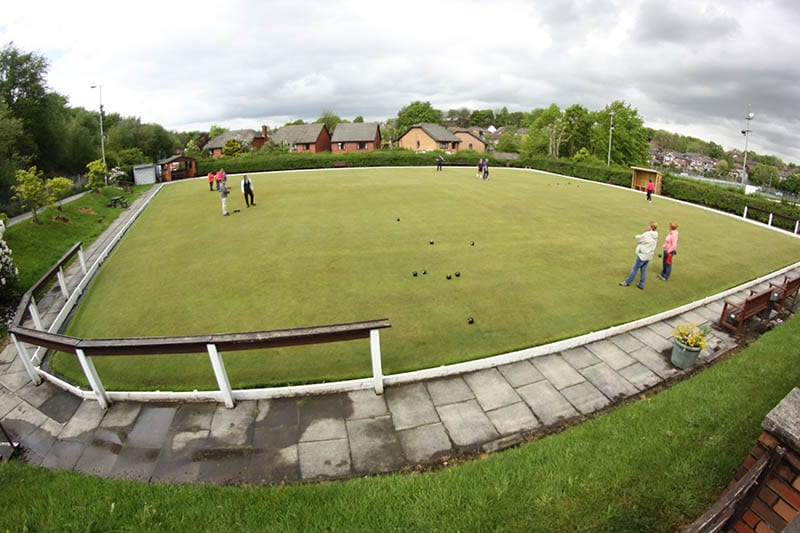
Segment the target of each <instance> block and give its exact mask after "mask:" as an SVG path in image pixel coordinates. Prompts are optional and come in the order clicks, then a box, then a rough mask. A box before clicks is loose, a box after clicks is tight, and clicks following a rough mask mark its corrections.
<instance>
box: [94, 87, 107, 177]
mask: <svg viewBox="0 0 800 533" xmlns="http://www.w3.org/2000/svg"><path fill="white" fill-rule="evenodd" d="M92 89H98V90H99V92H100V153H101V154H102V156H103V165H105V166H106V169H108V165H106V141H105V135H103V86H102V85H92ZM104 181H105V184H106V185H108V174H106V175H105V177H104Z"/></svg>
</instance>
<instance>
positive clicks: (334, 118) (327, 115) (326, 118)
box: [315, 111, 344, 133]
mask: <svg viewBox="0 0 800 533" xmlns="http://www.w3.org/2000/svg"><path fill="white" fill-rule="evenodd" d="M342 122H344V121H343V120H342V118H341V117H340V116H338V115H335V114H334V113H333V111H323V112H322V116H321V117H319V118H318V119H317V120H316V122H315V124H325V127H327V128H328V131H329V132H331V133H333V130H335V129H336V125H337V124H340V123H342Z"/></svg>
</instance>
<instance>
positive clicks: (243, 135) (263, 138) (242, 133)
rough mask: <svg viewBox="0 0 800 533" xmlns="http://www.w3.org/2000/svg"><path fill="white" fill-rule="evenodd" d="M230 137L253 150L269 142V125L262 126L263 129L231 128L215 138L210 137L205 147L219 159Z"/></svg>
mask: <svg viewBox="0 0 800 533" xmlns="http://www.w3.org/2000/svg"><path fill="white" fill-rule="evenodd" d="M230 139H236V140H237V141H239V144H241V145H242V147H249V148H250V149H251V150H258V149H260V148H261V147H262V146H264V143H265V142H267V127H266V126H261V131H256V130H247V129H245V130H231V131H226V132H223V133H221V134H219V135H217V136H216V137H214V138H213V139H210V140H209V141H208V142H207V143H206V145H205V147H204V149H205V150H208V151H209V152H211V157H212V158H214V159H219V158H220V157H222V147H223V146H225V143H226V142H228V140H230Z"/></svg>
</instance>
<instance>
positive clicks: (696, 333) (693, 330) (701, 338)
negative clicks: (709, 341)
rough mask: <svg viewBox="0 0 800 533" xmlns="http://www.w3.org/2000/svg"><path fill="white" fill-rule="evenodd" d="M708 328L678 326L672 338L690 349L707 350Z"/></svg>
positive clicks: (689, 325)
mask: <svg viewBox="0 0 800 533" xmlns="http://www.w3.org/2000/svg"><path fill="white" fill-rule="evenodd" d="M709 331H710V330H709V327H708V326H702V327H701V326H699V325H697V324H691V323H687V324H678V325H677V327H676V328H675V329H674V330H673V331H672V336H673V337H674V338H675V339H676V340H677V341H678V342H680V343H681V344H683V345H684V346H688V347H690V348H700V349H701V350H705V349H706V336H707V335H708V333H709Z"/></svg>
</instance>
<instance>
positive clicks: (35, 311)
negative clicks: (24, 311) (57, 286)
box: [28, 296, 44, 331]
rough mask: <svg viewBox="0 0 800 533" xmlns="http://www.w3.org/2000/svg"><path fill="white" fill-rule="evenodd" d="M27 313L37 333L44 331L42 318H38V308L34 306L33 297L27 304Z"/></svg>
mask: <svg viewBox="0 0 800 533" xmlns="http://www.w3.org/2000/svg"><path fill="white" fill-rule="evenodd" d="M28 311H29V312H30V313H31V318H32V319H33V327H35V328H36V329H38V330H39V331H44V326H43V325H42V317H41V316H39V306H37V305H36V300H35V299H34V298H33V296H31V303H30V304H28Z"/></svg>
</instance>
